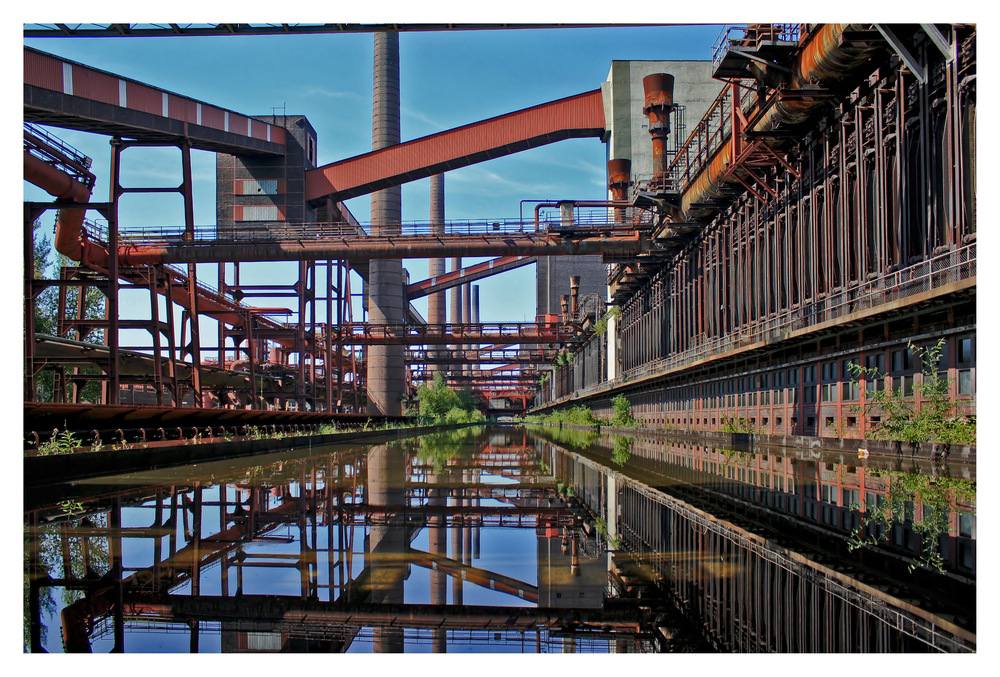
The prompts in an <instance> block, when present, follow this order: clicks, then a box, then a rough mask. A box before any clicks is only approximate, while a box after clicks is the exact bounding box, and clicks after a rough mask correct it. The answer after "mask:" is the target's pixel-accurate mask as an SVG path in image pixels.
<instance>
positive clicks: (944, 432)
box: [851, 339, 976, 444]
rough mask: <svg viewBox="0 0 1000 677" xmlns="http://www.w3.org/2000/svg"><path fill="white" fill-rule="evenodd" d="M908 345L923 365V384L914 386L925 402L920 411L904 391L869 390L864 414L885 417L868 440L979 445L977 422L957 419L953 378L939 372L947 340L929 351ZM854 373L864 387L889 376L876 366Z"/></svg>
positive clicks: (855, 368)
mask: <svg viewBox="0 0 1000 677" xmlns="http://www.w3.org/2000/svg"><path fill="white" fill-rule="evenodd" d="M908 345H909V348H910V350H912V351H913V353H914V354H915V355H916V356H917V357H918V358H919V359H920V363H921V379H920V383H918V384H916V385H915V386H914V390H915V391H916V393H917V394H918V395H919V396H920V399H921V400H923V401H922V403H921V406H920V410H919V411H917V409H916V408H915V407H914V405H913V402H912V400H911V398H909V397H908V396H907V394H906V393H904V392H903V389H902V388H898V389H895V390H893V389H891V388H886V389H884V390H877V391H876V390H874V389H870V388H868V387H866V388H865V399H866V402H865V406H864V407H863V412H864V414H865V415H866V416H867V415H868V414H869V413H870V412H871V411H873V410H874V411H879V412H881V415H882V422H881V424H880V425H879V427H878V428H877V429H876V430H874V431H872V432H869V433H868V437H870V438H872V439H877V440H892V441H898V442H941V443H945V444H975V443H976V423H975V420H974V419H969V418H965V417H959V416H957V402H955V401H954V400H952V399H951V398H950V397H949V395H948V391H949V386H950V384H951V382H952V381H953V379H949V378H945V377H942V376H941V375H940V374H939V373H938V362H939V361H940V359H941V353H942V352H943V351H944V346H945V340H944V339H941V340H939V341H938V342H937V343H936V344H935V345H933V346H931V347H929V348H925V347H922V346H918V345H915V344H913V343H910V344H908ZM851 372H852V376H853V379H854V380H855V381H856V382H861V384H864V383H865V382H868V383H873V382H875V381H876V380H881V379H884V378H885V377H886V375H885V374H883V373H882V372H880V371H879V370H878V369H876V368H874V367H871V368H866V367H862V366H860V365H857V364H852V365H851ZM854 409H855V410H859V411H860V410H862V407H858V406H855V407H854Z"/></svg>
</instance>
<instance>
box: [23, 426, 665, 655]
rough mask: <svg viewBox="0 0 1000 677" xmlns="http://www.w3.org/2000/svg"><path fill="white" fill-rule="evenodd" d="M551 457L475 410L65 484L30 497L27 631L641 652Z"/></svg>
mask: <svg viewBox="0 0 1000 677" xmlns="http://www.w3.org/2000/svg"><path fill="white" fill-rule="evenodd" d="M550 466H551V461H548V462H547V461H545V460H543V459H542V457H541V456H540V455H539V452H538V450H537V449H536V448H535V447H534V446H532V445H531V444H530V443H529V438H528V435H527V434H526V432H525V431H524V430H521V429H514V428H508V429H499V430H490V431H489V432H486V431H484V430H483V429H481V428H480V429H467V430H464V431H460V432H457V433H456V432H452V433H444V434H440V435H432V436H427V437H423V438H419V439H413V440H407V441H403V442H401V443H399V442H394V443H387V444H380V445H374V446H368V447H362V448H353V449H343V448H338V449H333V448H331V449H329V450H325V451H322V452H320V451H319V450H316V449H313V450H312V452H310V453H304V452H298V453H293V454H287V455H283V456H272V457H264V460H260V457H258V458H256V459H254V460H253V461H248V462H247V463H246V464H244V465H239V464H234V463H232V462H229V463H219V464H214V465H212V464H209V465H207V466H206V465H202V466H198V467H187V468H181V469H177V470H174V471H158V472H150V473H145V474H134V475H128V476H121V477H113V478H103V479H101V480H99V481H94V482H86V483H81V484H79V485H74V486H70V487H62V488H61V493H60V494H59V496H58V500H54V499H53V500H48V501H43V502H44V503H45V504H39V505H34V506H29V510H28V512H27V513H26V518H27V526H26V531H25V533H26V541H27V543H26V545H27V550H26V552H27V562H26V590H25V593H26V594H25V600H26V601H25V617H26V623H25V627H26V637H25V646H26V647H29V648H30V650H32V651H43V650H44V651H63V650H65V651H94V652H107V651H129V652H135V651H191V652H196V651H203V652H204V651H250V650H253V651H264V650H275V651H277V650H282V651H360V652H364V651H374V652H400V651H435V652H445V651H456V650H458V651H467V650H487V651H531V652H536V651H537V652H552V651H609V650H614V649H618V650H647V651H648V650H655V649H656V648H657V643H656V639H655V638H654V637H653V636H652V635H651V634H650V632H649V631H648V625H649V622H650V619H648V618H646V617H645V615H644V614H646V612H645V611H643V610H641V609H639V608H638V607H636V606H635V605H631V606H630V605H625V606H621V607H616V608H605V607H606V605H605V588H606V585H607V572H606V565H605V564H604V563H602V561H601V559H600V558H601V556H603V555H604V552H603V550H602V549H601V546H600V545H599V544H598V543H597V540H596V539H597V536H596V535H595V534H594V533H593V532H592V531H590V530H589V525H588V522H587V518H588V514H587V513H586V511H585V510H582V509H581V508H580V506H579V505H578V504H576V502H575V501H573V500H572V499H571V498H570V497H568V496H566V495H563V496H560V495H559V493H558V492H557V491H556V486H555V485H556V482H555V479H554V477H553V476H552V474H551V471H550V470H549V467H550ZM50 495H51V494H50Z"/></svg>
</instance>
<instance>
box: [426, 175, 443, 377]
mask: <svg viewBox="0 0 1000 677" xmlns="http://www.w3.org/2000/svg"><path fill="white" fill-rule="evenodd" d="M430 211H431V213H430V218H431V232H432V233H436V234H438V235H443V234H444V174H435V175H434V176H432V177H431V210H430ZM440 275H444V259H442V258H436V259H430V261H428V265H427V277H429V278H431V279H434V278H435V277H438V276H440ZM445 305H446V299H445V292H443V291H439V292H435V293H433V294H430V295H429V296H428V297H427V324H429V325H431V326H433V325H441V324H447V322H448V318H447V316H446V313H445ZM428 370H429V371H430V372H431V373H435V372H439V371H441V372H443V371H445V370H446V367H445V365H442V364H432V365H428Z"/></svg>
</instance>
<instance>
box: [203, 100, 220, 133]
mask: <svg viewBox="0 0 1000 677" xmlns="http://www.w3.org/2000/svg"><path fill="white" fill-rule="evenodd" d="M201 124H202V125H204V126H205V127H211V128H212V129H223V128H224V125H225V113H224V112H223V111H221V110H219V109H218V108H213V107H212V106H204V105H203V106H202V107H201Z"/></svg>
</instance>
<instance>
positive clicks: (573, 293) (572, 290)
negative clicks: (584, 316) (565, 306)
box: [569, 275, 580, 317]
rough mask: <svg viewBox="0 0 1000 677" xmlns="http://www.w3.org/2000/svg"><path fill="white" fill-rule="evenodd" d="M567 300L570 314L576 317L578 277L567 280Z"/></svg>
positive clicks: (578, 294) (578, 288) (578, 299)
mask: <svg viewBox="0 0 1000 677" xmlns="http://www.w3.org/2000/svg"><path fill="white" fill-rule="evenodd" d="M569 299H570V305H569V308H570V313H571V314H572V315H573V317H576V315H577V313H579V312H580V276H579V275H573V276H572V277H570V278H569Z"/></svg>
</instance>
